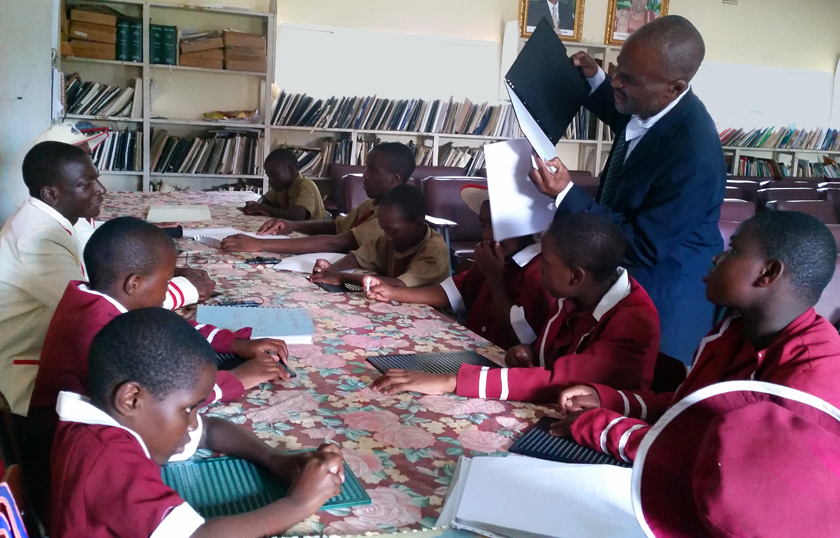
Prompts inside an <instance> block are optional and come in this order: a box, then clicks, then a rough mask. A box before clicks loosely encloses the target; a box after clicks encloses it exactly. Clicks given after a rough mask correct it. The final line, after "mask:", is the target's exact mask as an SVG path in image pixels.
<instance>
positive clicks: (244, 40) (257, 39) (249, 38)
mask: <svg viewBox="0 0 840 538" xmlns="http://www.w3.org/2000/svg"><path fill="white" fill-rule="evenodd" d="M222 37H224V41H225V47H248V48H256V49H263V50H265V48H266V47H265V36H263V35H260V34H248V33H245V32H235V31H232V30H225V31H224V33H223V34H222Z"/></svg>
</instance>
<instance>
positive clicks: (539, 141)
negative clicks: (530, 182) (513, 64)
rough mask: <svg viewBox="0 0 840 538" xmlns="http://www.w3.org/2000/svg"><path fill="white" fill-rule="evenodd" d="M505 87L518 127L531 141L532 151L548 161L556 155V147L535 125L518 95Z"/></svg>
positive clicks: (508, 87)
mask: <svg viewBox="0 0 840 538" xmlns="http://www.w3.org/2000/svg"><path fill="white" fill-rule="evenodd" d="M505 87H506V88H507V91H508V95H510V104H511V105H513V112H514V113H515V114H516V119H517V121H519V127H520V128H521V129H522V133H523V134H524V135H525V138H527V139H528V142H530V143H531V146H532V147H533V148H534V151H536V152H537V155H539V156H540V159H542V160H543V161H549V160H551V159H553V158H554V157H557V148H556V147H555V146H554V144H552V143H551V140H549V139H548V137H547V136H546V135H545V133H544V132H543V130H542V129H541V128H540V126H539V125H537V122H536V121H535V120H534V117H533V116H531V113H530V112H528V109H526V108H525V105H523V104H522V101H520V100H519V97H517V95H516V93H514V91H513V90H512V89H511V88H510V86H508V85H507V84H505Z"/></svg>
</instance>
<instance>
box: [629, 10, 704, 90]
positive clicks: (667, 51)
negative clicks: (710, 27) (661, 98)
mask: <svg viewBox="0 0 840 538" xmlns="http://www.w3.org/2000/svg"><path fill="white" fill-rule="evenodd" d="M642 44H643V45H644V46H646V47H648V48H649V49H653V50H655V51H657V52H659V55H660V62H661V71H662V76H663V78H665V79H667V80H685V81H686V82H690V81H691V79H692V78H694V75H696V74H697V70H698V69H699V68H700V64H701V62H702V61H703V57H704V56H705V55H706V45H705V44H704V43H703V37H702V36H701V35H700V32H699V31H697V28H695V27H694V25H693V24H691V22H690V21H689V20H688V19H686V18H685V17H680V16H679V15H668V16H667V17H659V18H658V19H655V20H653V21H651V22H649V23H647V24H645V25H644V26H642V27H641V28H639V29H638V30H636V31H635V32H633V34H632V35H631V36H630V37H629V38H628V39H627V42H626V44H625V47H626V46H628V45H630V46H634V45H642Z"/></svg>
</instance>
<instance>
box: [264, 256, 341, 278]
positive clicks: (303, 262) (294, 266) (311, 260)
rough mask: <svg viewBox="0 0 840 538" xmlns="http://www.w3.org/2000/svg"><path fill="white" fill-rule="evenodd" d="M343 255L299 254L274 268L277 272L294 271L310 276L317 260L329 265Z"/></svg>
mask: <svg viewBox="0 0 840 538" xmlns="http://www.w3.org/2000/svg"><path fill="white" fill-rule="evenodd" d="M344 256H345V254H341V253H339V252H315V253H313V254H300V255H298V256H289V257H288V258H285V259H284V260H283V261H281V262H280V263H278V264H277V265H275V266H274V268H275V269H277V270H278V271H294V272H295V273H306V274H310V273H311V272H312V269H313V268H314V267H315V262H316V261H318V260H327V261H328V262H330V263H335V262H337V261H338V260H340V259H341V258H343V257H344Z"/></svg>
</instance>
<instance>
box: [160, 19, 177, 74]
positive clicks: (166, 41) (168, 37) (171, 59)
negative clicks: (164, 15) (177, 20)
mask: <svg viewBox="0 0 840 538" xmlns="http://www.w3.org/2000/svg"><path fill="white" fill-rule="evenodd" d="M162 63H165V64H168V65H176V64H177V63H178V27H177V26H164V27H163V62H162Z"/></svg>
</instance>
